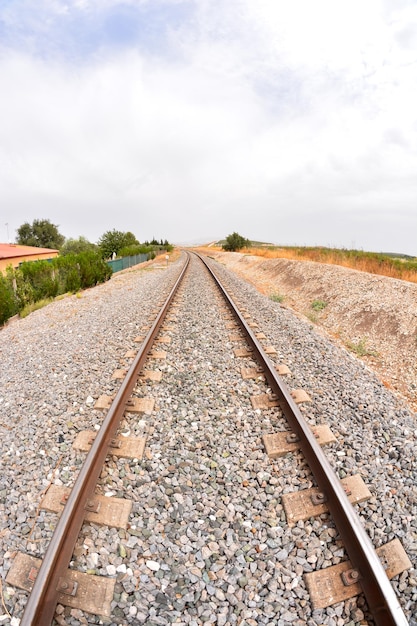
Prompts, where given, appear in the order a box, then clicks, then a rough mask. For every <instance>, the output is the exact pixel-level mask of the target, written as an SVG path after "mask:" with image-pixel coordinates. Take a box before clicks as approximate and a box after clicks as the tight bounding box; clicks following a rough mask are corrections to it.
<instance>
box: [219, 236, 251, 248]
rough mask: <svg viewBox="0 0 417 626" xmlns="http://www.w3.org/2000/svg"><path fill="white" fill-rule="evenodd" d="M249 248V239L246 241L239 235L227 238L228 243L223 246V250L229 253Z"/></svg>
mask: <svg viewBox="0 0 417 626" xmlns="http://www.w3.org/2000/svg"><path fill="white" fill-rule="evenodd" d="M249 246H250V241H249V239H245V237H242V235H239V233H232V234H231V235H228V236H227V237H226V242H225V243H224V244H223V246H222V248H223V250H226V251H227V252H235V251H236V250H241V249H242V248H248V247H249Z"/></svg>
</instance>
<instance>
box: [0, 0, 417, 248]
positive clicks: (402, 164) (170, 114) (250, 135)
mask: <svg viewBox="0 0 417 626" xmlns="http://www.w3.org/2000/svg"><path fill="white" fill-rule="evenodd" d="M128 4H129V3H126V2H125V3H123V5H125V6H127V5H128ZM18 5H19V6H20V7H22V6H25V7H26V9H27V11H28V14H27V20H26V21H25V19H23V23H26V22H27V23H30V25H31V26H30V28H31V29H32V30H31V32H30V33H29V31H28V32H26V33H23V34H22V33H20V35H21V41H27V40H30V45H21V46H20V48H21V49H19V45H20V44H19V45H18V46H17V49H12V47H11V45H10V44H8V45H9V47H8V48H7V47H3V51H2V53H1V54H0V84H1V88H2V94H3V96H2V98H1V100H0V120H1V123H0V166H1V168H0V193H1V195H2V198H3V199H4V201H5V206H6V207H7V209H6V210H7V212H8V215H7V220H5V221H8V222H9V227H10V228H12V227H13V228H17V227H18V226H19V225H20V224H21V223H23V222H24V221H32V220H33V219H35V218H43V217H47V218H50V219H51V221H53V222H54V223H57V224H60V226H61V232H63V234H65V235H66V236H68V237H69V236H78V235H80V234H83V235H86V236H87V237H89V238H90V239H91V240H93V241H95V240H97V239H98V237H99V236H100V235H101V234H102V233H103V232H104V231H105V230H107V229H109V228H114V227H118V228H120V229H122V230H131V231H133V232H135V234H137V236H138V237H139V238H140V239H144V238H149V237H152V236H154V235H155V236H156V237H158V238H159V237H163V238H165V237H167V238H170V239H173V240H177V241H178V240H181V241H184V240H187V239H194V238H203V239H204V238H205V237H206V236H207V238H211V237H212V236H223V235H225V234H227V233H228V232H231V231H232V230H238V231H242V233H243V234H244V235H245V236H248V237H253V238H257V239H262V238H264V239H269V240H274V241H277V242H282V243H297V241H299V242H300V243H317V244H319V243H329V242H333V243H337V244H338V245H345V246H347V247H349V246H350V244H351V242H352V240H353V239H355V241H356V245H357V246H358V247H362V248H365V249H366V248H368V249H382V248H380V246H384V247H385V248H386V249H390V250H393V249H394V250H398V251H404V252H408V253H414V254H416V253H417V247H416V244H415V235H414V232H416V231H417V229H416V228H415V227H416V226H417V224H416V219H417V217H416V211H415V208H414V207H415V197H416V196H415V194H416V191H417V189H416V183H415V171H416V167H417V102H416V99H417V92H416V90H415V89H414V81H415V64H416V61H417V58H416V57H417V54H416V53H417V44H416V45H414V36H415V33H417V11H416V9H415V7H413V6H412V5H407V4H406V3H404V6H401V5H398V6H397V8H396V9H395V11H393V10H392V9H391V8H390V6H388V8H387V7H384V6H383V5H382V4H381V3H380V2H377V0H370V1H369V2H367V3H365V4H364V3H360V2H358V1H357V0H353V1H352V2H349V3H347V2H346V3H334V2H331V1H330V0H319V1H318V2H317V3H311V2H307V1H300V0H296V1H295V2H293V3H281V2H280V3H277V2H276V1H272V0H257V1H256V2H253V1H252V0H231V1H230V2H228V3H218V2H214V3H213V2H205V1H203V0H200V1H195V2H188V3H187V2H180V1H178V2H176V1H175V0H174V1H173V2H165V3H161V6H163V7H165V8H164V11H165V10H167V11H168V12H165V13H161V15H163V18H164V20H165V22H164V24H163V26H161V23H160V21H158V19H159V20H160V19H162V18H161V15H160V16H159V18H158V19H157V18H156V17H155V15H156V13H157V8H156V7H158V6H159V5H158V3H157V4H155V3H148V2H142V3H140V4H138V3H131V4H129V6H130V7H133V8H135V7H138V6H140V9H141V10H142V11H145V10H147V8H149V10H151V11H152V12H151V13H149V15H148V19H149V22H150V26H149V28H151V26H152V25H153V24H157V25H158V29H159V30H158V29H156V30H155V33H154V35H152V38H146V37H145V39H143V38H139V39H138V41H137V45H133V46H132V45H131V44H130V43H129V45H126V46H125V47H124V48H123V47H120V46H119V47H117V48H113V47H109V43H107V44H106V43H105V42H104V43H103V41H104V40H103V39H102V38H101V37H100V36H99V35H100V34H98V36H97V42H96V48H94V46H93V44H94V42H93V41H92V40H89V39H88V37H87V33H88V28H92V24H93V21H92V20H91V19H90V18H91V15H92V14H94V15H97V16H98V19H97V24H102V23H104V22H105V19H106V18H105V11H107V10H111V9H114V8H115V7H116V6H121V3H119V2H113V1H111V0H106V2H105V3H104V2H100V3H98V2H96V1H88V0H85V1H84V2H82V1H79V2H72V3H71V2H67V3H55V2H54V3H47V2H44V3H43V4H42V5H41V9H42V11H41V13H42V15H43V16H45V15H46V16H49V19H50V24H51V26H50V27H51V28H55V29H57V31H56V32H61V31H62V28H63V24H64V25H65V24H71V30H70V31H68V36H67V38H66V39H65V47H64V48H62V49H61V50H60V49H58V50H56V46H57V41H58V40H57V37H56V36H55V37H52V39H51V41H52V42H53V46H52V48H48V49H45V47H44V46H45V45H46V44H47V43H48V40H47V39H46V40H45V39H44V40H42V44H39V45H40V49H39V50H40V53H39V54H37V53H36V54H35V53H34V52H33V50H34V49H36V46H37V31H36V28H37V26H36V25H37V22H36V20H35V21H33V19H32V18H33V15H34V12H33V11H34V9H35V6H34V5H33V4H32V3H31V2H25V3H23V4H22V3H20V2H19V3H17V2H16V3H14V4H13V3H12V5H11V6H12V8H9V11H8V14H7V15H8V20H9V23H13V19H12V18H13V15H14V14H13V10H12V9H16V7H17V6H18ZM37 6H38V5H37ZM167 7H168V8H167ZM175 7H181V10H185V8H187V7H188V8H189V9H190V12H189V13H188V14H187V15H185V17H184V19H183V20H180V21H179V20H178V19H177V20H176V21H173V22H170V19H171V15H172V11H174V10H175ZM31 11H32V12H31ZM87 13H88V14H89V15H90V18H89V21H88V20H87V22H84V23H83V24H82V26H80V29H79V30H81V31H82V32H83V37H84V39H83V41H87V40H88V41H89V47H88V54H87V55H86V56H85V57H84V58H81V59H80V58H79V57H78V56H77V54H76V53H74V54H72V53H71V46H73V47H74V48H76V44H77V40H76V39H74V37H75V36H76V33H77V32H78V30H77V19H79V16H80V15H81V14H87ZM4 15H5V14H4V12H3V15H2V12H1V11H0V19H1V17H3V19H4ZM143 15H145V13H144V14H143ZM141 16H142V14H141ZM39 28H40V29H41V30H42V33H43V34H44V35H45V32H46V33H48V28H49V27H48V21H47V20H46V21H45V22H44V23H43V25H42V26H39ZM83 29H84V30H83ZM85 29H87V30H85ZM148 30H149V29H148ZM152 32H153V31H152ZM96 34H97V33H96ZM158 37H161V38H162V39H163V41H161V42H160V43H161V45H160V48H158V46H157V45H156V44H157V43H158V39H157V38H158ZM155 38H156V39H155ZM168 50H169V51H170V52H171V53H172V54H171V55H168V54H167V51H168ZM74 59H75V60H74ZM399 220H401V224H399ZM12 221H13V222H14V223H13V226H12ZM341 223H343V226H342V227H341V225H340V224H341ZM393 224H396V225H397V227H396V228H394V227H393ZM381 229H383V232H382V233H381ZM413 229H414V230H413ZM1 232H2V231H1V225H0V239H1V238H2V236H1ZM320 237H321V240H320ZM4 238H5V235H3V239H4Z"/></svg>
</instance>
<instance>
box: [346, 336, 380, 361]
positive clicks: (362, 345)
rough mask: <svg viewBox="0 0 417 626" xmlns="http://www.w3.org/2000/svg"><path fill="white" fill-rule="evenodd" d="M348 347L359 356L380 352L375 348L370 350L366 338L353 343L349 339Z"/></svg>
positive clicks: (373, 354)
mask: <svg viewBox="0 0 417 626" xmlns="http://www.w3.org/2000/svg"><path fill="white" fill-rule="evenodd" d="M346 347H347V348H349V350H350V351H351V352H354V353H355V354H357V355H358V356H374V357H377V356H378V352H375V350H368V348H367V347H366V339H360V340H359V341H358V343H352V342H350V341H347V342H346Z"/></svg>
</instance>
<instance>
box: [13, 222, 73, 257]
mask: <svg viewBox="0 0 417 626" xmlns="http://www.w3.org/2000/svg"><path fill="white" fill-rule="evenodd" d="M64 241H65V237H64V236H63V235H61V233H60V232H59V231H58V226H55V224H52V223H51V222H50V221H49V220H33V223H32V225H30V224H29V222H25V223H24V224H22V225H21V226H20V227H19V228H18V229H17V243H18V244H20V245H23V246H34V247H35V248H52V249H53V250H57V249H59V248H60V247H61V246H62V245H63V243H64Z"/></svg>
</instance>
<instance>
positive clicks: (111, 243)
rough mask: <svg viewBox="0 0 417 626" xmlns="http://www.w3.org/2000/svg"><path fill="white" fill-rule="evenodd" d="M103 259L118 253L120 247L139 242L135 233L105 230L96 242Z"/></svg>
mask: <svg viewBox="0 0 417 626" xmlns="http://www.w3.org/2000/svg"><path fill="white" fill-rule="evenodd" d="M97 244H98V246H99V248H100V250H101V254H102V257H103V259H109V258H110V257H112V256H113V254H115V255H116V256H117V255H118V254H119V252H120V250H121V249H122V248H126V247H128V246H133V245H137V244H139V241H138V240H137V239H136V237H135V235H134V234H133V233H131V232H129V231H128V232H127V233H124V232H122V231H121V230H116V229H114V228H113V230H108V231H106V232H105V233H104V234H103V235H102V236H101V237H100V239H99V240H98V242H97Z"/></svg>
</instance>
